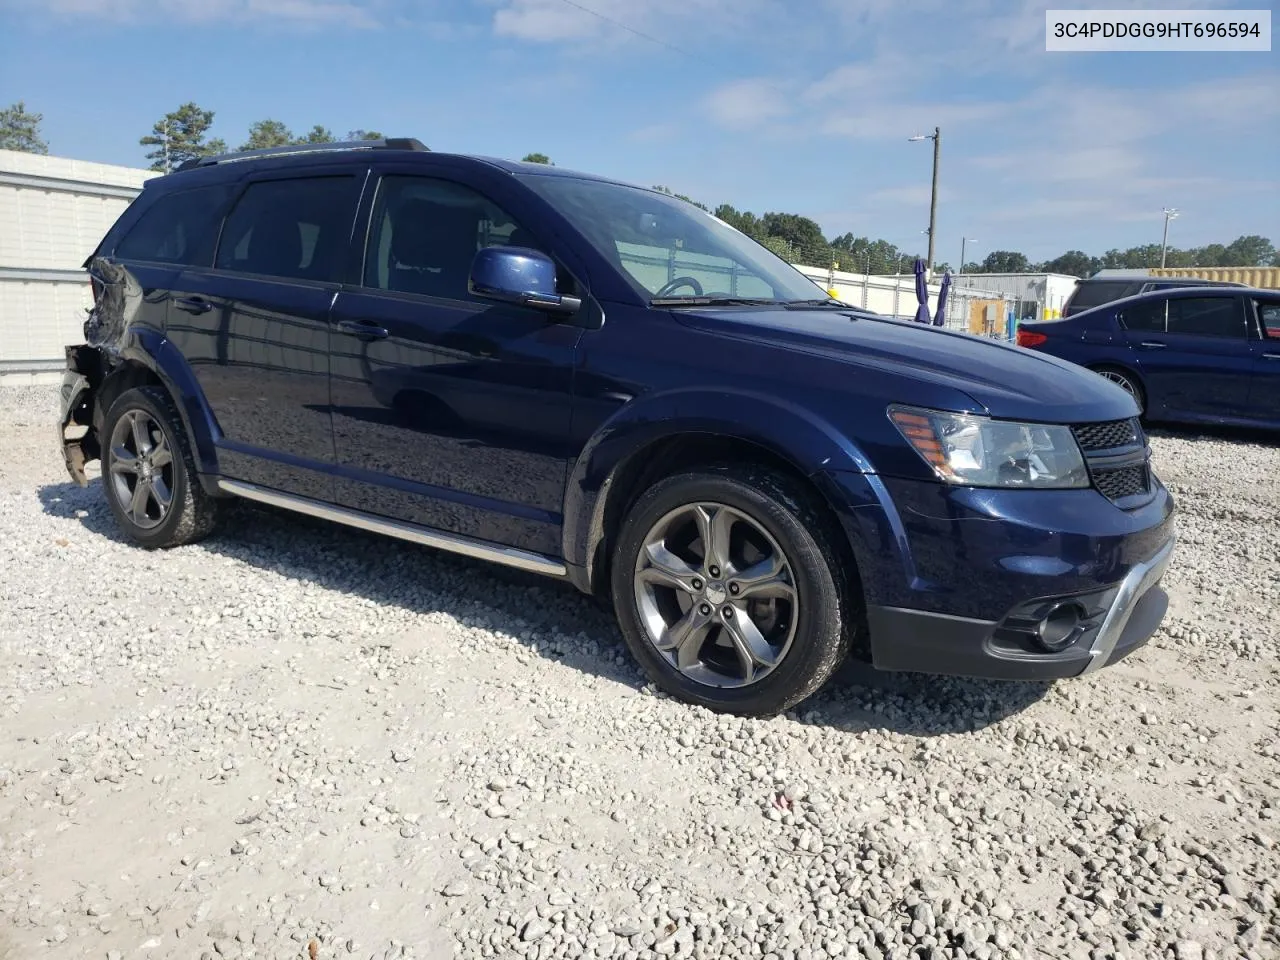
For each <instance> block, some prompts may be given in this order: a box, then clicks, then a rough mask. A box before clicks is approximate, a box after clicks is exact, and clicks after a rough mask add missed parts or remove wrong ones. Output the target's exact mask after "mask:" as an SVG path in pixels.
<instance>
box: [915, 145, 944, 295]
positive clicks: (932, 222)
mask: <svg viewBox="0 0 1280 960" xmlns="http://www.w3.org/2000/svg"><path fill="white" fill-rule="evenodd" d="M907 140H908V141H911V142H917V141H920V140H932V141H933V189H932V190H931V191H930V193H929V257H928V260H927V261H926V262H925V271H926V272H928V273H933V251H934V240H935V238H936V234H937V226H938V161H939V159H940V158H941V155H942V128H941V127H934V128H933V134H932V135H926V134H923V133H920V134H916V135H915V136H914V137H908V138H907Z"/></svg>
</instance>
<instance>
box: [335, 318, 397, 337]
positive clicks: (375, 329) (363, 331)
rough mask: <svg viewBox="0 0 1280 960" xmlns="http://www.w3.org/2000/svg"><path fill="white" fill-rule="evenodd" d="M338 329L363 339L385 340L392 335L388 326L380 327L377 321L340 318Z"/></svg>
mask: <svg viewBox="0 0 1280 960" xmlns="http://www.w3.org/2000/svg"><path fill="white" fill-rule="evenodd" d="M338 330H339V332H341V333H348V334H350V335H351V336H353V337H359V338H360V339H361V340H385V339H386V338H387V337H389V336H391V334H390V333H389V332H388V331H387V328H386V327H380V326H378V325H377V324H376V323H369V322H367V321H364V320H339V321H338Z"/></svg>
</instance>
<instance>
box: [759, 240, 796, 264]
mask: <svg viewBox="0 0 1280 960" xmlns="http://www.w3.org/2000/svg"><path fill="white" fill-rule="evenodd" d="M756 239H758V240H759V241H760V243H761V244H762V245H764V246H766V247H768V248H769V249H770V250H772V251H773V252H774V253H776V254H777V255H778V256H780V257H781V258H782V259H783V260H786V261H787V262H788V263H794V262H796V251H795V249H794V248H793V247H792V246H791V244H790V242H789V241H788V240H787V239H786V238H785V237H770V236H763V237H757V238H756Z"/></svg>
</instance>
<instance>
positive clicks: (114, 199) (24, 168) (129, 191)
mask: <svg viewBox="0 0 1280 960" xmlns="http://www.w3.org/2000/svg"><path fill="white" fill-rule="evenodd" d="M153 176H155V174H154V173H152V172H151V171H149V170H135V169H133V168H132V167H115V166H108V165H107V164H102V163H86V162H84V161H81V160H68V159H65V158H62V157H42V156H37V155H34V154H29V153H15V152H13V151H9V150H0V378H3V379H4V380H5V381H6V382H13V381H15V380H32V379H49V378H51V377H56V376H57V374H56V371H58V370H61V368H62V365H63V347H64V346H65V345H67V344H69V343H78V342H79V341H80V340H81V339H83V333H82V331H81V325H82V324H83V323H84V317H85V310H86V309H87V308H88V306H89V284H88V280H87V278H86V277H85V274H84V271H83V270H82V269H81V264H82V263H84V261H85V259H86V258H87V257H88V256H89V255H90V254H91V253H92V252H93V250H94V248H95V247H96V246H97V245H98V241H99V240H101V239H102V235H103V234H104V233H106V232H107V230H108V228H110V226H111V224H112V223H114V222H115V220H116V218H117V217H119V216H120V214H121V213H122V212H123V211H124V209H125V208H126V207H127V206H128V205H129V203H130V202H131V201H132V199H133V198H134V197H135V196H137V194H138V192H139V190H141V189H142V184H143V183H144V182H145V181H146V180H147V179H148V178H149V177H153ZM50 371H54V372H53V373H50Z"/></svg>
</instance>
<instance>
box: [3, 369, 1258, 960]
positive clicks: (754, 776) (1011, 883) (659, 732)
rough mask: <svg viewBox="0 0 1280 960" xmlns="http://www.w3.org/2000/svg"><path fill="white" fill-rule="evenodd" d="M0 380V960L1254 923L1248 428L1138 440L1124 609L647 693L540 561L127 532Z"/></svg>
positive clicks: (736, 952) (239, 522) (244, 522)
mask: <svg viewBox="0 0 1280 960" xmlns="http://www.w3.org/2000/svg"><path fill="white" fill-rule="evenodd" d="M54 403H55V394H54V392H53V391H52V390H49V389H35V388H27V389H13V388H9V389H5V390H0V444H2V445H3V449H4V451H5V453H4V457H3V460H2V461H0V463H3V466H0V542H2V543H3V544H4V553H3V555H2V556H3V559H4V566H3V576H2V578H0V958H3V960H18V958H22V960H26V958H38V957H42V956H48V957H98V958H103V957H110V958H122V960H123V958H132V957H181V958H206V957H207V958H232V957H245V958H247V957H259V958H270V960H277V958H307V957H310V958H315V960H325V958H334V957H347V956H351V957H358V958H377V960H381V958H389V957H417V958H435V957H450V956H455V955H456V956H459V957H465V958H478V957H527V958H538V960H546V958H551V957H557V958H559V957H565V958H577V957H624V958H632V960H636V958H641V957H654V956H659V957H665V956H676V957H685V956H693V957H705V958H735V957H767V958H770V960H822V958H826V957H840V958H844V957H850V958H852V957H859V958H878V957H913V958H914V957H920V958H927V960H939V958H960V957H969V958H995V957H1020V958H1041V957H1045V958H1070V960H1074V958H1090V960H1095V958H1104V957H1117V958H1118V957H1128V958H1146V957H1171V958H1177V960H1202V958H1208V957H1214V958H1228V957H1230V958H1235V957H1248V958H1259V957H1276V956H1280V930H1278V925H1280V848H1278V847H1277V843H1280V714H1278V704H1280V698H1278V696H1277V694H1278V693H1280V669H1278V667H1277V652H1278V647H1280V564H1278V563H1277V546H1276V545H1277V540H1278V537H1277V532H1278V531H1280V520H1278V516H1280V482H1278V481H1277V479H1276V477H1277V473H1280V444H1277V443H1275V442H1274V441H1265V440H1259V439H1257V438H1241V437H1238V436H1216V435H1215V436H1212V437H1197V436H1192V435H1189V434H1186V433H1163V432H1162V433H1159V434H1157V435H1156V436H1155V437H1154V438H1153V445H1154V447H1155V451H1156V458H1157V462H1158V467H1159V469H1160V472H1161V474H1162V476H1163V477H1164V478H1165V479H1166V481H1167V482H1168V483H1169V485H1170V486H1171V487H1172V488H1173V490H1174V492H1175V494H1176V495H1177V497H1178V500H1179V505H1180V508H1181V515H1180V523H1179V529H1180V532H1181V544H1180V546H1179V548H1178V553H1177V556H1176V559H1175V563H1174V566H1173V568H1172V569H1171V570H1170V572H1169V574H1168V576H1167V578H1166V584H1167V586H1168V587H1169V589H1170V592H1171V594H1172V595H1173V608H1172V611H1171V614H1170V616H1169V617H1168V619H1167V620H1166V623H1165V626H1164V628H1163V629H1162V630H1161V632H1160V633H1159V634H1158V635H1157V636H1156V637H1155V638H1154V640H1153V641H1152V643H1151V644H1150V645H1149V646H1148V647H1147V648H1146V649H1144V650H1143V651H1142V652H1140V653H1139V654H1137V655H1135V656H1133V657H1131V658H1130V659H1128V660H1127V661H1125V662H1124V663H1122V664H1120V665H1118V666H1117V667H1115V668H1112V669H1110V670H1107V671H1103V672H1102V673H1101V674H1098V675H1096V676H1094V677H1091V678H1090V679H1087V680H1077V681H1067V682H1063V683H1059V684H1056V685H1052V686H1049V685H1037V684H1011V683H986V682H974V681H959V680H945V679H936V678H929V677H923V676H915V675H880V674H876V673H874V672H873V671H869V670H867V669H865V668H855V667H850V668H848V669H846V670H845V671H844V672H843V673H842V675H841V676H840V677H839V678H838V680H837V682H835V683H833V684H831V685H830V687H829V688H828V689H827V690H825V691H823V692H822V693H820V694H819V695H818V696H817V697H816V698H815V699H813V700H812V701H810V702H808V703H807V704H805V705H803V706H802V708H801V711H800V712H799V713H798V714H792V715H788V716H784V717H778V718H775V719H772V720H768V721H753V720H741V719H737V718H727V717H719V716H715V715H713V714H710V713H707V712H704V711H701V710H699V709H694V708H690V707H686V706H683V705H681V704H679V703H676V702H674V701H671V700H669V699H666V698H664V697H661V696H654V695H653V694H652V692H651V691H650V690H648V689H647V688H646V686H645V684H644V681H643V679H642V677H641V676H640V674H639V673H638V671H637V670H636V668H635V667H633V666H632V664H631V662H630V660H629V658H628V657H627V656H626V653H625V650H624V649H623V647H622V646H621V642H620V639H619V637H618V635H617V631H616V629H615V628H614V626H613V625H612V623H611V620H610V618H609V617H608V615H607V614H606V613H604V612H603V611H602V610H601V609H599V608H598V607H597V606H595V605H593V604H592V603H591V602H590V601H588V600H586V599H585V598H582V597H580V596H578V595H577V594H575V593H574V592H573V591H571V590H570V589H569V588H567V587H563V586H561V585H558V584H554V583H549V582H544V581H538V580H534V579H528V578H524V577H522V576H520V575H516V574H513V573H508V572H505V571H502V570H499V569H497V568H493V567H489V566H485V565H483V564H479V563H470V562H467V561H463V560H459V559H455V558H452V557H448V556H445V555H442V554H435V553H432V552H430V551H427V550H425V549H420V548H417V547H414V546H410V545H407V544H402V543H399V542H395V541H391V540H385V539H380V538H375V537H372V536H366V535H362V534H360V533H357V532H353V531H349V530H346V529H342V528H338V527H331V526H325V525H323V524H319V523H315V522H309V521H306V520H304V519H301V518H296V517H293V516H290V515H284V514H278V513H274V512H270V511H266V510H262V509H258V508H254V507H251V506H249V505H237V507H236V508H235V509H233V510H231V511H229V512H228V514H227V515H226V517H225V522H224V524H223V526H222V528H221V529H220V532H219V533H218V534H217V535H216V536H215V537H213V538H211V539H210V540H208V541H206V542H204V543H202V544H199V545H195V546H190V547H183V548H180V549H177V550H174V551H171V552H169V553H165V554H153V553H146V552H143V551H141V550H137V549H134V548H132V547H130V546H128V545H126V544H125V543H124V542H123V541H122V540H121V538H120V536H119V535H118V534H117V532H116V529H115V524H114V523H113V521H112V519H111V517H110V514H109V513H108V511H107V508H106V506H105V504H104V502H103V500H102V494H101V490H100V489H99V485H98V484H97V483H96V482H95V483H93V484H91V485H90V487H89V488H88V489H80V488H78V487H76V486H75V485H73V484H71V483H70V482H69V481H68V480H67V477H66V476H65V474H64V472H63V470H62V464H61V459H60V457H59V454H58V452H57V450H56V448H55V444H54V442H53V431H52V426H51V421H52V414H51V410H52V408H53V405H54Z"/></svg>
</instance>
